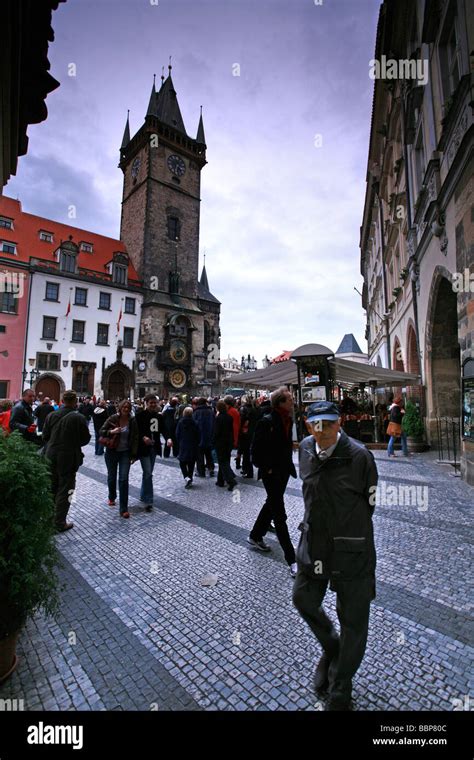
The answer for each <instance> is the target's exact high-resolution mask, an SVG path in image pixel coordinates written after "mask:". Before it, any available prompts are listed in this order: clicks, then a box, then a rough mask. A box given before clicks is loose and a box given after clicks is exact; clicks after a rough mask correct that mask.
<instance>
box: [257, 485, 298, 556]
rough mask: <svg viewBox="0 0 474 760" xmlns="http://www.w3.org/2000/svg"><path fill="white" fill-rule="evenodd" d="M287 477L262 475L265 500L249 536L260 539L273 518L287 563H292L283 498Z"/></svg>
mask: <svg viewBox="0 0 474 760" xmlns="http://www.w3.org/2000/svg"><path fill="white" fill-rule="evenodd" d="M289 477H290V476H289V474H288V475H277V474H276V473H272V474H271V475H263V476H262V481H263V485H264V486H265V491H266V492H267V500H266V502H265V504H264V505H263V507H262V508H261V510H260V512H259V515H258V517H257V519H256V520H255V524H254V526H253V528H252V530H251V532H250V538H253V540H254V541H261V540H262V538H263V537H264V535H265V534H266V533H267V531H268V528H269V527H270V523H271V521H272V520H273V522H274V524H275V532H276V534H277V538H278V541H279V542H280V546H281V548H282V549H283V552H284V555H285V559H286V561H287V562H288V564H289V565H292V564H293V563H294V562H296V557H295V550H294V547H293V544H292V543H291V539H290V534H289V533H288V526H287V524H286V520H287V517H286V512H285V502H284V499H283V496H284V494H285V490H286V486H287V484H288V479H289Z"/></svg>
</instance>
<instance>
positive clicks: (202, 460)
mask: <svg viewBox="0 0 474 760" xmlns="http://www.w3.org/2000/svg"><path fill="white" fill-rule="evenodd" d="M193 420H194V422H195V423H196V425H197V426H198V428H199V446H198V450H197V462H196V469H197V474H198V476H199V477H200V478H205V477H206V467H207V469H208V470H209V477H212V476H213V475H214V460H213V458H212V438H213V435H214V410H213V409H212V408H211V407H210V406H209V405H208V403H207V401H206V399H205V398H202V397H201V398H198V400H197V402H196V408H195V410H194V412H193Z"/></svg>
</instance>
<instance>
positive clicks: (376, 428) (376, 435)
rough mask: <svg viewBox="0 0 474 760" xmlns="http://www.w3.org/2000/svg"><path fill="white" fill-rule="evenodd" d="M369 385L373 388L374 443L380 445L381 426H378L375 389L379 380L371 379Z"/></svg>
mask: <svg viewBox="0 0 474 760" xmlns="http://www.w3.org/2000/svg"><path fill="white" fill-rule="evenodd" d="M369 385H370V387H371V388H372V406H373V411H374V441H375V443H380V440H379V426H378V420H377V414H376V411H375V389H376V387H377V380H376V378H374V377H373V378H369Z"/></svg>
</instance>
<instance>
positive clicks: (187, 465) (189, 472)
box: [179, 460, 195, 480]
mask: <svg viewBox="0 0 474 760" xmlns="http://www.w3.org/2000/svg"><path fill="white" fill-rule="evenodd" d="M194 465H195V461H194V460H192V461H191V462H180V463H179V466H180V467H181V472H182V473H183V478H191V480H192V479H193V475H194Z"/></svg>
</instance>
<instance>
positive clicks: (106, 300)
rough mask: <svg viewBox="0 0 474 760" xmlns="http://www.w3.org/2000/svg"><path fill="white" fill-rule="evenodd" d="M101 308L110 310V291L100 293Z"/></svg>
mask: <svg viewBox="0 0 474 760" xmlns="http://www.w3.org/2000/svg"><path fill="white" fill-rule="evenodd" d="M99 309H105V310H106V311H110V293H99Z"/></svg>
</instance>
